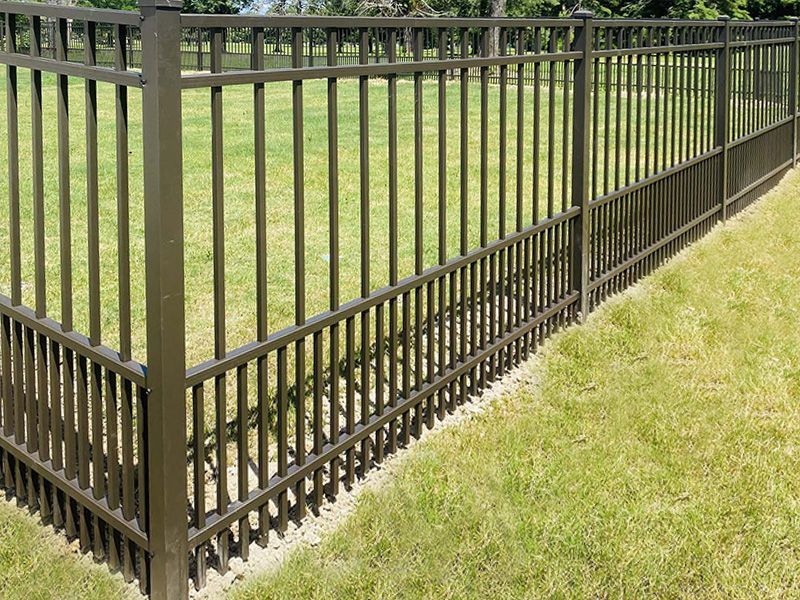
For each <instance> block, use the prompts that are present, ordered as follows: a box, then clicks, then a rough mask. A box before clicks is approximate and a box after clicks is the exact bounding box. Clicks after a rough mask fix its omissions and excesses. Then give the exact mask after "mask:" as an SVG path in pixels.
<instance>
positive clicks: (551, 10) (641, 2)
mask: <svg viewBox="0 0 800 600" xmlns="http://www.w3.org/2000/svg"><path fill="white" fill-rule="evenodd" d="M78 2H79V4H81V5H83V6H95V7H98V8H116V9H122V10H136V9H137V6H138V4H137V0H78ZM183 7H184V11H186V12H192V13H212V14H235V13H239V12H259V13H271V14H329V15H332V14H337V15H354V14H381V15H394V16H403V15H452V16H462V17H483V16H490V15H493V14H494V15H498V14H501V15H502V14H504V15H507V16H509V17H532V16H537V17H538V16H542V17H555V16H563V15H568V14H570V13H571V12H573V11H574V10H576V9H577V8H585V9H589V10H591V11H593V12H594V13H595V14H596V15H598V16H601V17H631V18H636V17H640V18H649V17H654V18H658V17H672V18H683V19H715V18H717V17H718V16H720V15H728V16H730V17H731V18H734V19H782V18H787V17H791V16H800V0H505V1H498V0H184V2H183Z"/></svg>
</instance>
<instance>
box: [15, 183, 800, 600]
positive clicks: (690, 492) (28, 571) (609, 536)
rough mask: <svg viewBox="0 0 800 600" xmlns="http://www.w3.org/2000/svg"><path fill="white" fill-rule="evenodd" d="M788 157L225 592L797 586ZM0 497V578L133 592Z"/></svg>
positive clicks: (36, 591) (18, 583)
mask: <svg viewBox="0 0 800 600" xmlns="http://www.w3.org/2000/svg"><path fill="white" fill-rule="evenodd" d="M798 194H800V172H795V173H793V174H792V175H791V176H789V177H788V178H787V180H786V181H784V182H783V183H782V184H781V185H780V187H779V188H778V189H777V190H775V191H774V192H772V193H771V194H770V195H769V196H768V198H766V199H765V200H763V201H762V202H761V203H760V204H759V205H758V206H757V207H756V209H755V210H754V212H753V213H752V214H749V215H746V216H744V217H743V218H741V219H740V220H736V221H734V222H733V223H732V224H731V225H730V226H728V227H726V228H724V229H723V230H721V231H718V232H716V233H715V234H713V236H712V237H711V239H709V240H705V241H701V242H699V243H698V244H697V245H696V246H695V247H694V248H692V249H690V250H689V251H688V252H687V253H686V254H685V255H684V256H683V257H681V258H679V259H677V260H676V261H674V262H673V263H671V264H669V265H667V266H666V267H665V268H663V269H661V270H660V271H658V272H656V273H655V274H654V275H653V276H651V277H649V278H648V279H646V280H645V282H644V283H643V284H642V285H640V286H639V287H638V288H636V289H635V290H633V291H632V292H631V293H630V294H629V295H628V296H626V297H624V298H620V299H619V300H613V301H611V302H610V303H609V304H607V305H606V306H605V307H603V308H601V309H600V310H599V311H598V312H597V313H596V314H595V315H593V316H592V317H591V319H590V320H589V322H588V323H587V324H586V325H585V326H582V327H575V328H573V329H570V330H569V331H568V332H566V333H564V334H560V335H558V336H556V338H555V339H554V340H553V342H552V343H551V344H549V345H548V347H547V348H546V349H545V350H544V352H543V353H542V356H541V360H540V361H539V362H537V363H536V364H531V365H528V366H524V367H522V368H523V369H524V380H525V381H526V383H524V384H523V386H522V388H521V390H520V392H519V393H515V394H513V395H506V396H505V397H503V398H502V400H500V401H499V402H498V403H497V404H496V406H495V408H494V409H493V410H491V411H489V412H488V413H487V414H485V415H483V416H481V417H479V418H478V419H477V420H476V421H474V422H471V423H468V424H466V425H464V426H461V427H459V428H457V429H448V430H445V431H443V432H441V433H440V434H439V435H437V436H435V437H433V438H431V439H430V440H429V441H426V442H424V443H423V444H421V445H419V446H417V447H416V449H415V450H414V451H413V453H412V454H411V455H410V456H409V457H408V459H409V460H408V461H407V462H405V463H404V464H403V466H402V468H401V470H400V473H399V474H398V476H397V477H396V478H395V479H394V480H393V481H392V482H391V483H390V484H389V485H388V486H387V487H386V488H385V489H383V490H382V491H380V492H379V493H371V494H368V495H366V496H362V498H361V500H360V504H359V506H358V509H357V511H356V513H355V514H354V515H353V517H352V518H351V519H350V520H349V521H348V522H347V523H346V524H345V525H344V526H343V527H342V528H341V529H340V530H339V531H338V532H336V533H335V534H333V535H332V536H331V537H330V538H328V539H326V540H325V541H324V542H323V544H322V546H321V547H320V548H319V549H318V550H306V551H301V552H298V553H296V554H294V555H293V557H292V558H291V559H290V561H289V562H288V564H286V565H285V566H284V568H283V569H282V570H281V571H279V572H278V573H277V574H274V575H269V576H265V577H261V578H255V579H251V580H248V581H246V582H244V583H243V584H242V585H241V587H239V588H238V589H235V590H234V593H233V597H234V598H237V599H244V598H293V597H295V598H297V597H326V598H327V597H331V598H353V597H373V598H383V597H385V598H393V597H437V598H438V597H451V598H462V597H476V598H477V597H496V598H505V597H515V596H516V597H520V596H524V597H529V596H535V595H539V596H551V595H557V596H578V597H585V596H601V597H605V596H622V595H624V596H632V597H641V596H653V595H658V596H665V597H674V596H683V597H690V596H691V597H694V596H705V597H720V596H725V597H742V598H752V597H787V596H798V595H800V581H798V575H797V573H798V572H800V535H799V534H798V531H800V528H798V514H800V510H799V509H800V507H799V506H798V498H800V479H798V477H797V472H798V467H800V464H798V463H800V453H798V447H800V446H799V444H800V431H799V430H798V427H800V414H798V406H799V405H798V402H797V399H798V397H800V343H798V342H800V339H799V338H800V333H798V332H800V304H798V301H797V298H798V297H800V253H798V252H797V248H798V247H800V231H798V229H797V227H796V225H795V219H794V215H795V213H796V202H797V198H798ZM37 521H38V517H37V516H30V515H29V514H27V513H26V512H25V511H24V509H15V508H13V507H11V506H9V505H8V504H2V505H0V574H2V576H0V597H2V598H20V599H23V598H24V599H27V598H73V597H81V598H103V599H105V598H111V597H117V596H118V595H120V594H123V593H129V592H128V590H129V588H125V587H123V585H122V583H121V582H120V579H119V577H118V576H116V577H111V576H110V575H108V574H107V571H106V570H105V568H104V567H103V566H95V565H92V564H91V563H90V562H89V561H88V560H87V559H85V558H81V559H76V558H75V556H74V555H71V554H70V552H68V551H67V550H66V549H65V547H64V546H63V542H62V540H61V539H57V540H55V541H54V540H53V538H52V537H51V534H49V533H48V532H47V531H45V530H42V529H41V527H40V526H39V525H38V524H37Z"/></svg>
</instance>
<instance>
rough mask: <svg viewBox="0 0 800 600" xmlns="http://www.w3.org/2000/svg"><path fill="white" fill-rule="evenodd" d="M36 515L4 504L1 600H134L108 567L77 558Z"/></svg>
mask: <svg viewBox="0 0 800 600" xmlns="http://www.w3.org/2000/svg"><path fill="white" fill-rule="evenodd" d="M57 535H59V534H54V533H53V532H52V531H50V530H48V529H43V528H42V526H41V524H40V523H39V520H38V518H37V517H33V516H31V515H28V514H25V513H23V512H22V511H21V510H19V509H17V508H14V507H13V506H11V505H10V504H8V503H6V502H0V598H3V599H4V600H32V599H44V598H64V599H66V598H85V599H87V600H89V599H97V600H106V599H108V598H123V597H126V598H135V597H137V595H136V594H135V593H134V592H132V591H131V589H130V588H128V587H126V586H125V584H124V583H123V582H122V580H121V577H111V575H110V574H109V573H108V569H107V568H106V567H105V565H94V564H92V563H91V559H89V558H88V557H82V558H80V559H78V558H77V557H75V556H74V555H73V554H72V551H71V550H69V549H67V548H66V547H65V542H64V541H63V540H62V539H61V538H60V537H59V538H58V539H55V541H54V537H55V536H57Z"/></svg>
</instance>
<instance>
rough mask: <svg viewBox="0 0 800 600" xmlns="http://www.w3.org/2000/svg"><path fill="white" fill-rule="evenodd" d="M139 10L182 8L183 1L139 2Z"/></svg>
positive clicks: (141, 0) (148, 0)
mask: <svg viewBox="0 0 800 600" xmlns="http://www.w3.org/2000/svg"><path fill="white" fill-rule="evenodd" d="M139 8H171V9H177V10H180V9H182V8H183V0H139Z"/></svg>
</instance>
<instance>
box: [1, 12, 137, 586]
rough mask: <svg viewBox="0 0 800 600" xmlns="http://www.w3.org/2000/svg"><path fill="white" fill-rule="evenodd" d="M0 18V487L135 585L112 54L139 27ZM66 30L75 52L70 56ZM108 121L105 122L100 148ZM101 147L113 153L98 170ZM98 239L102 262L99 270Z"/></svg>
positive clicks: (129, 84)
mask: <svg viewBox="0 0 800 600" xmlns="http://www.w3.org/2000/svg"><path fill="white" fill-rule="evenodd" d="M0 13H2V23H3V28H2V29H3V31H2V52H1V53H0V62H2V63H3V64H5V65H6V67H5V70H6V73H5V79H4V81H3V86H4V87H5V123H4V128H5V131H4V134H5V135H4V137H5V138H6V141H7V143H6V149H5V154H4V161H5V163H6V167H7V173H8V177H7V179H6V181H4V182H3V183H2V187H4V188H5V189H4V190H3V192H4V195H5V196H7V198H8V202H7V204H6V205H5V207H4V210H3V212H4V213H5V216H6V217H7V219H8V221H7V222H8V223H9V225H10V226H9V229H8V230H7V237H6V240H5V241H6V242H7V243H6V245H4V247H6V248H8V252H7V253H6V254H5V256H4V258H3V278H2V284H1V287H2V289H1V290H0V322H1V323H2V341H0V355H2V356H1V359H2V360H0V373H1V374H2V385H1V386H0V389H1V390H2V394H1V396H2V410H0V415H1V417H0V418H1V420H2V426H1V427H0V431H1V433H0V470H1V471H2V475H1V477H2V481H3V483H4V485H5V487H6V489H7V490H9V491H11V492H12V493H14V495H15V496H16V497H17V499H18V500H19V501H20V502H25V503H26V504H27V505H28V506H29V507H30V508H31V509H38V510H39V512H40V513H41V515H42V518H44V519H46V520H49V521H51V522H52V523H53V524H54V525H55V526H56V527H60V528H63V529H64V530H65V532H66V533H67V535H68V536H70V537H76V538H77V539H78V540H79V542H80V546H81V549H82V550H83V551H85V552H88V551H92V552H93V553H94V554H95V556H96V557H97V558H99V559H104V560H106V561H107V562H108V563H109V564H110V566H111V567H112V568H114V569H120V570H121V571H122V573H123V575H124V577H125V579H126V580H127V581H133V580H134V578H136V577H138V578H139V579H140V581H141V583H142V589H143V590H144V589H146V585H147V584H146V582H147V580H148V576H147V573H148V570H149V566H150V551H151V545H150V530H149V521H148V518H149V514H148V511H147V497H146V489H147V488H146V483H145V482H146V479H147V477H148V472H147V469H148V466H147V465H148V449H147V437H148V432H147V428H146V425H145V420H146V413H147V402H148V389H149V388H148V384H147V374H146V369H145V367H144V365H143V364H141V363H140V362H137V361H135V360H133V356H134V354H133V343H132V317H131V308H130V307H131V268H130V262H131V252H132V246H135V244H131V242H130V228H131V217H132V215H131V210H130V206H129V188H130V183H129V176H130V173H131V169H130V164H129V161H128V147H129V136H130V132H129V118H130V113H129V106H128V91H129V89H131V88H133V89H134V90H136V89H137V88H140V87H141V80H140V77H139V74H138V73H134V72H131V71H130V70H129V69H128V65H127V64H126V61H125V54H124V52H123V47H124V40H125V39H126V38H127V36H128V35H129V32H130V31H131V30H135V29H137V28H138V26H139V17H138V15H136V14H133V13H125V12H117V11H101V10H87V9H73V8H61V7H52V6H44V5H32V4H20V3H6V2H3V3H2V4H0ZM76 30H79V31H81V32H82V36H83V37H82V47H81V53H80V54H74V53H71V51H70V40H71V39H73V38H74V35H75V32H76ZM98 31H102V32H111V35H110V38H108V39H106V40H105V41H106V43H108V44H109V46H108V48H109V49H110V52H111V55H112V57H113V61H112V62H113V67H109V68H107V67H100V66H98V65H97V63H98V60H97V57H98V37H97V34H98ZM109 40H110V41H109ZM98 90H101V91H102V94H101V95H98ZM99 98H102V99H104V100H108V99H111V104H110V107H103V106H100V105H99V103H98V99H99ZM108 115H110V116H111V119H112V123H116V126H115V127H114V128H113V129H111V130H107V131H106V132H104V133H105V135H104V136H103V138H102V140H100V141H98V123H99V122H101V121H102V120H103V119H104V118H105V117H106V116H108ZM78 131H80V133H81V134H83V139H84V141H85V143H84V144H81V143H80V142H77V141H76V139H77V140H80V139H81V136H75V133H76V132H78ZM109 146H110V147H111V148H112V149H113V148H114V147H116V150H117V152H116V155H115V154H114V153H113V150H112V154H111V157H112V158H111V160H107V159H103V160H101V158H100V155H99V152H100V150H106V149H108V147H109ZM100 167H102V168H103V169H108V168H109V167H110V168H112V169H113V172H114V176H113V178H112V179H113V180H114V181H115V187H114V188H113V189H114V192H113V193H112V194H111V201H110V202H109V201H105V199H104V201H103V202H102V203H101V197H100V193H101V189H102V190H103V193H104V194H105V193H106V191H105V185H106V184H107V183H108V182H109V181H110V179H109V178H108V177H106V176H104V174H102V173H101V172H100ZM56 171H57V172H56ZM84 186H85V187H84ZM79 207H82V208H83V210H84V211H85V212H83V213H82V214H78V213H76V210H75V209H76V208H79ZM101 207H102V210H101ZM107 244H112V245H113V246H114V248H115V252H114V253H113V254H112V256H113V257H114V259H113V260H112V261H109V260H107V259H102V260H101V246H102V247H106V245H107ZM112 280H113V281H114V282H116V283H115V285H114V290H113V292H109V290H108V285H109V282H110V281H112ZM112 294H113V296H114V301H113V302H109V303H108V305H106V306H101V297H103V298H105V299H110V296H111V295H112ZM29 307H31V308H29ZM109 323H113V325H111V326H110V327H107V325H108V324H109ZM81 332H85V334H88V335H85V334H84V333H81ZM111 345H113V346H114V347H115V348H117V349H112V347H111Z"/></svg>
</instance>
